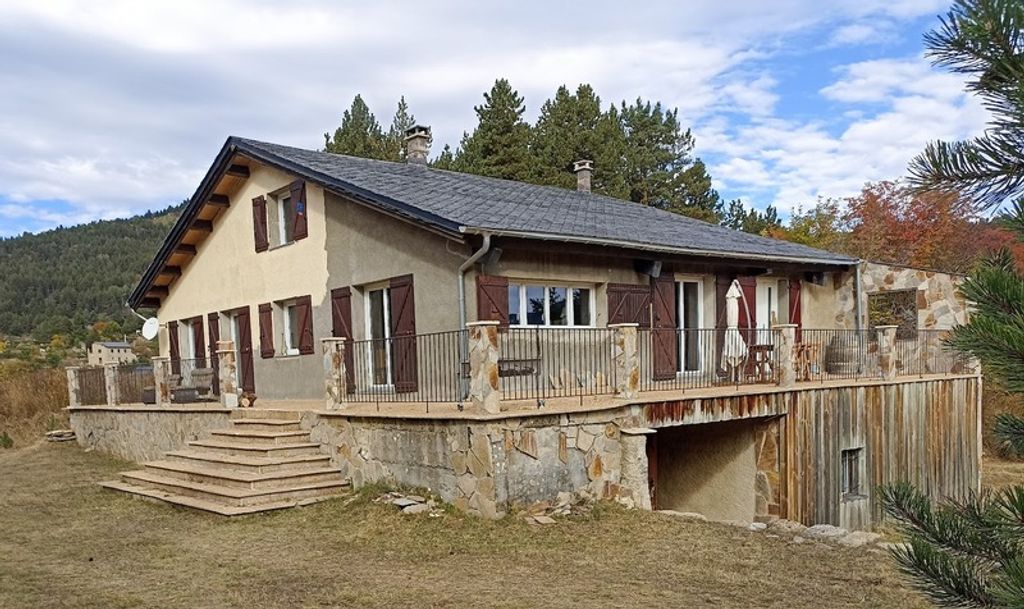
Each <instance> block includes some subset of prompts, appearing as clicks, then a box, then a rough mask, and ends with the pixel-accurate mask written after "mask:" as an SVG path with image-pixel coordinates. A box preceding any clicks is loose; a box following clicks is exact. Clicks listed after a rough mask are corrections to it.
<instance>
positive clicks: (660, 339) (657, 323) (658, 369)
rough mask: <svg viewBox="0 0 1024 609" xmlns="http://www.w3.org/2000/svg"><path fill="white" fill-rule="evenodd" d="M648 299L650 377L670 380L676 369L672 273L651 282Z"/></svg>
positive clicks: (676, 338)
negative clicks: (652, 360) (650, 306)
mask: <svg viewBox="0 0 1024 609" xmlns="http://www.w3.org/2000/svg"><path fill="white" fill-rule="evenodd" d="M651 302H652V305H653V307H652V308H653V315H654V317H653V319H652V320H651V321H652V329H651V349H652V354H653V357H654V373H653V378H654V380H656V381H663V380H668V379H673V378H675V377H676V372H677V371H678V370H679V351H678V346H679V339H678V337H677V336H676V282H675V278H674V277H673V276H672V275H668V274H662V275H661V276H660V277H658V278H657V279H654V280H653V281H652V282H651Z"/></svg>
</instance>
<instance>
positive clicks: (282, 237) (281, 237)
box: [274, 191, 295, 245]
mask: <svg viewBox="0 0 1024 609" xmlns="http://www.w3.org/2000/svg"><path fill="white" fill-rule="evenodd" d="M291 198H292V193H291V192H290V191H286V192H282V193H279V194H278V195H277V196H276V197H274V200H275V202H276V203H277V244H278V245H288V244H289V243H292V242H293V241H295V237H294V236H293V237H292V239H291V240H288V239H286V235H287V233H288V226H287V222H288V219H287V218H285V216H284V202H285V200H286V199H287V200H288V201H291Z"/></svg>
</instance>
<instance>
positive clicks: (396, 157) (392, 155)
mask: <svg viewBox="0 0 1024 609" xmlns="http://www.w3.org/2000/svg"><path fill="white" fill-rule="evenodd" d="M415 125H416V117H415V116H413V115H412V114H410V113H409V104H407V103H406V102H405V96H404V95H403V96H402V97H401V98H400V99H399V100H398V109H397V110H395V117H394V118H393V119H392V120H391V128H390V129H388V133H387V136H386V137H385V138H384V158H385V159H387V160H389V161H404V160H405V155H406V149H405V132H406V131H408V130H409V129H411V128H412V127H413V126H415Z"/></svg>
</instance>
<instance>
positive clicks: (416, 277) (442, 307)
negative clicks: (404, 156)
mask: <svg viewBox="0 0 1024 609" xmlns="http://www.w3.org/2000/svg"><path fill="white" fill-rule="evenodd" d="M327 224H328V228H327V257H326V271H327V277H326V278H325V279H324V281H325V284H326V286H327V292H328V296H329V292H330V290H331V289H334V288H339V287H345V286H351V287H352V288H353V290H352V325H353V328H352V335H353V338H354V339H355V340H361V339H364V338H366V313H365V308H366V302H365V294H366V289H365V288H366V287H367V286H373V285H375V284H380V283H386V282H387V280H388V279H390V278H392V277H397V276H399V275H405V274H408V273H411V274H412V275H413V290H414V299H415V304H416V331H417V332H418V333H420V334H422V333H426V332H440V331H447V330H456V329H458V327H459V313H458V293H457V290H458V284H457V283H456V278H457V272H458V268H459V265H460V264H462V262H463V261H464V260H465V259H466V258H467V257H469V249H468V248H467V247H466V246H464V245H461V244H459V243H456V242H454V241H452V240H451V239H448V238H446V237H443V236H441V235H439V234H437V233H433V232H430V231H427V230H424V229H422V228H420V227H417V226H415V225H413V224H410V223H408V222H405V221H403V220H399V219H396V218H392V217H391V216H387V215H385V214H382V213H380V212H378V211H375V210H372V209H369V208H367V207H366V206H364V205H360V204H358V203H354V202H352V201H349V200H347V199H344V198H342V197H340V196H337V195H334V194H333V193H328V195H327ZM313 300H314V302H316V298H314V299H313ZM325 315H327V316H328V317H329V315H330V311H329V309H328V310H327V312H326V313H325ZM329 334H330V330H329V326H328V332H327V334H325V335H324V336H327V335H329Z"/></svg>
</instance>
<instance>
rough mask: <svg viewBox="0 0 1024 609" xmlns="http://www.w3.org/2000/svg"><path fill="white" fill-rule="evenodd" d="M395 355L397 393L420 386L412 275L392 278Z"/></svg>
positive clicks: (393, 354)
mask: <svg viewBox="0 0 1024 609" xmlns="http://www.w3.org/2000/svg"><path fill="white" fill-rule="evenodd" d="M388 287H389V288H390V300H391V341H392V349H391V357H392V370H393V372H394V383H395V392H396V393H408V392H411V391H416V390H417V389H418V388H419V377H418V372H417V358H416V303H415V301H414V299H413V283H412V275H403V276H401V277H395V278H394V279H392V280H391V281H390V285H389V286H388Z"/></svg>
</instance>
